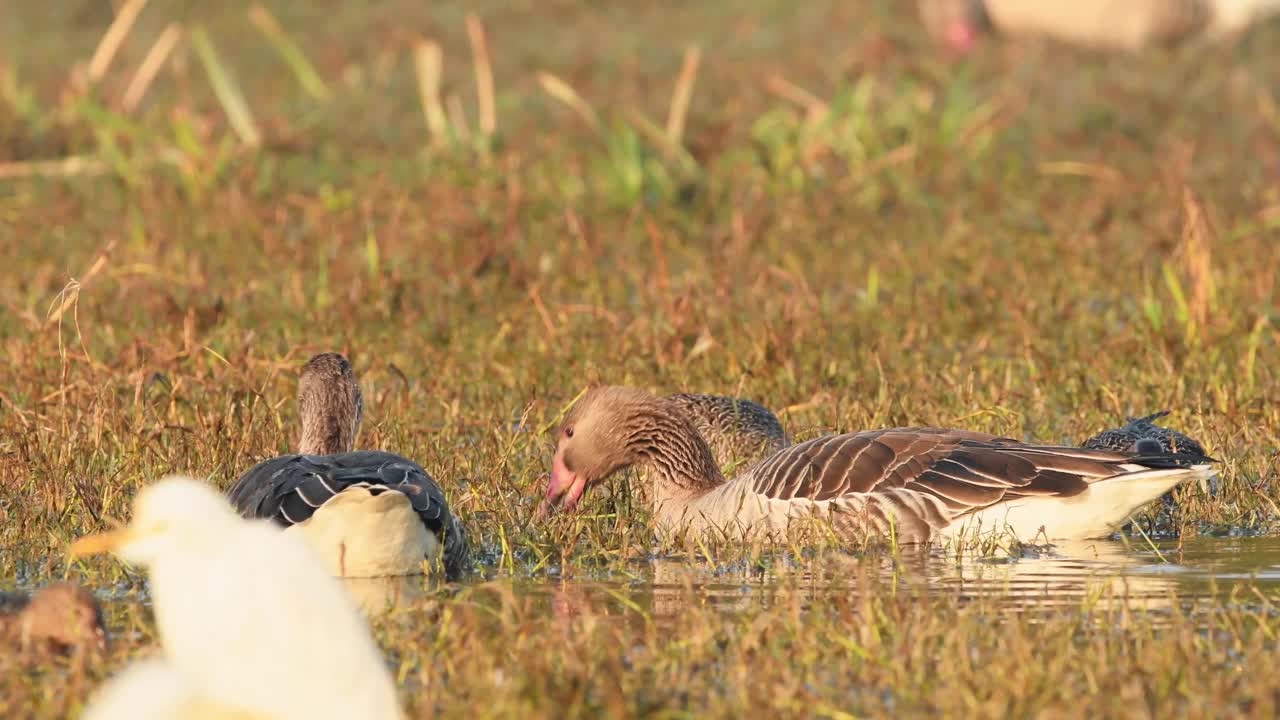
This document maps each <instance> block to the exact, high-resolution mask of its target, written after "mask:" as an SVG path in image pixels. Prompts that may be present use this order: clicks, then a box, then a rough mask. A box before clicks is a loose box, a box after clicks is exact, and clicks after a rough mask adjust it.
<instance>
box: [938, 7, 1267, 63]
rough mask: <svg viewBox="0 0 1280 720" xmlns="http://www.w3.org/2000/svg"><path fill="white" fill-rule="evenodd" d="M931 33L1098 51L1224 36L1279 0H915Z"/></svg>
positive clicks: (960, 43)
mask: <svg viewBox="0 0 1280 720" xmlns="http://www.w3.org/2000/svg"><path fill="white" fill-rule="evenodd" d="M916 5H917V8H918V10H919V14H920V19H921V21H922V22H923V23H924V26H925V28H926V30H928V32H929V34H930V35H932V36H933V37H934V38H935V39H937V40H938V41H939V42H941V43H943V44H944V45H946V46H948V47H950V48H951V49H953V50H956V51H960V52H964V51H967V50H969V49H971V48H972V47H973V46H974V45H975V44H976V42H977V41H978V39H979V37H980V36H981V35H983V34H985V33H987V32H992V31H994V32H997V33H1000V34H1002V35H1009V36H1015V35H1041V36H1045V37H1051V38H1054V39H1056V40H1060V41H1062V42H1067V43H1071V44H1074V45H1081V46H1085V47H1092V48H1095V49H1100V50H1140V49H1142V48H1145V47H1149V46H1152V45H1168V44H1175V43H1179V42H1184V41H1188V40H1192V39H1195V38H1210V39H1215V38H1222V37H1229V36H1231V35H1234V34H1236V33H1238V32H1240V31H1242V30H1245V29H1246V28H1248V27H1249V26H1250V25H1252V24H1254V23H1256V22H1259V21H1261V20H1265V19H1267V18H1269V17H1271V16H1273V15H1275V14H1277V13H1280V0H1123V1H1122V2H1117V1H1116V0H917V3H916Z"/></svg>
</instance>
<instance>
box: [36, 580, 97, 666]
mask: <svg viewBox="0 0 1280 720" xmlns="http://www.w3.org/2000/svg"><path fill="white" fill-rule="evenodd" d="M16 620H17V623H16V624H17V628H18V631H19V633H20V634H21V637H22V639H23V642H24V644H26V645H28V646H36V647H38V646H41V645H43V646H45V647H48V648H50V649H52V650H54V651H56V652H69V651H71V650H72V649H74V648H76V647H84V648H86V649H89V650H92V651H97V652H104V651H105V650H106V649H107V631H106V626H105V624H104V623H103V621H102V608H101V607H99V606H98V601H97V600H95V599H94V597H93V594H92V593H90V592H89V591H88V590H86V589H85V588H83V587H81V586H79V585H76V584H75V583H69V582H63V583H57V584H55V585H50V586H48V587H45V588H42V589H41V590H40V591H38V592H36V593H35V594H34V595H32V597H31V600H30V601H29V602H28V603H27V605H26V607H24V608H22V610H21V611H19V612H18V615H17V618H16Z"/></svg>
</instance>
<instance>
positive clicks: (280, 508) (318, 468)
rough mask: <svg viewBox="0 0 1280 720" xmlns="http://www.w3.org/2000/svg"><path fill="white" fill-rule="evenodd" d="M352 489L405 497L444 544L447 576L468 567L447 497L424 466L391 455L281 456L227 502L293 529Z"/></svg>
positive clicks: (247, 477)
mask: <svg viewBox="0 0 1280 720" xmlns="http://www.w3.org/2000/svg"><path fill="white" fill-rule="evenodd" d="M351 487H365V488H368V489H369V490H370V491H371V492H377V489H378V488H386V489H387V490H394V491H397V492H401V493H404V494H405V495H406V496H407V497H408V498H409V502H410V503H411V504H412V506H413V509H414V512H416V513H417V514H418V517H419V518H421V519H422V523H423V525H425V526H426V527H427V529H428V530H430V531H431V532H432V533H434V534H435V535H436V537H437V538H439V539H440V540H441V541H442V542H443V543H444V548H445V550H444V554H445V556H444V560H445V571H446V574H447V575H448V576H449V577H455V576H456V575H457V574H459V573H460V572H462V570H463V569H464V568H465V567H466V565H467V560H468V557H469V556H468V553H469V551H468V543H467V538H466V532H465V530H464V529H463V527H462V523H461V522H460V521H459V520H458V518H456V517H454V516H453V514H452V513H450V512H449V503H448V501H447V500H446V499H445V496H444V492H443V491H441V490H440V486H439V485H438V484H437V483H436V481H435V480H434V479H432V477H431V476H430V475H429V474H427V471H426V470H423V469H422V467H421V466H420V465H418V464H417V463H415V462H413V461H412V460H409V459H407V458H404V457H401V456H399V455H395V454H393V453H388V452H382V451H374V450H367V451H358V452H349V453H342V454H339V455H281V456H280V457H275V458H271V459H270V460H266V461H263V462H261V463H259V464H258V465H256V466H254V467H253V468H250V469H249V471H248V472H246V473H245V474H243V475H241V476H240V479H239V480H237V481H236V484H235V485H234V486H232V488H231V490H230V491H228V493H227V498H228V499H229V500H230V501H231V504H232V505H233V506H234V507H235V509H236V511H237V512H239V513H240V514H241V515H242V516H244V517H247V518H270V519H271V520H274V521H275V522H277V523H279V524H280V525H284V526H289V525H294V524H297V523H300V522H303V521H305V520H306V519H307V518H310V517H311V515H312V513H314V512H315V511H316V509H317V508H319V507H320V506H321V505H323V504H324V503H326V502H328V501H329V500H330V499H331V498H333V497H334V496H335V495H337V494H338V493H340V492H342V491H343V490H346V489H348V488H351Z"/></svg>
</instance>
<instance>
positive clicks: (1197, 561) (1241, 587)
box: [346, 537, 1280, 618]
mask: <svg viewBox="0 0 1280 720" xmlns="http://www.w3.org/2000/svg"><path fill="white" fill-rule="evenodd" d="M1141 542H1142V543H1143V545H1142V546H1138V545H1134V544H1132V543H1124V542H1119V541H1109V540H1108V541H1090V542H1080V543H1069V544H1068V543H1059V544H1055V545H1048V546H1036V547H1028V548H1023V549H1022V550H1021V551H1020V552H1019V554H1017V555H1016V556H1009V555H1008V554H1002V555H997V556H994V557H980V558H977V557H972V556H961V557H956V556H954V555H948V554H946V553H945V552H944V551H942V550H938V549H934V550H928V551H920V552H914V553H913V552H904V553H903V554H902V555H900V556H898V557H896V558H890V557H888V556H868V557H854V556H847V557H841V556H836V557H827V558H824V559H823V560H821V561H815V562H813V563H801V562H791V563H785V564H783V566H782V567H781V569H780V570H778V571H766V570H762V569H760V568H750V567H745V566H733V567H714V566H709V565H706V564H695V563H690V562H687V561H684V560H671V559H664V558H655V559H651V560H648V561H645V562H641V563H637V564H633V565H631V566H629V567H628V568H627V569H626V571H625V572H618V571H615V572H603V571H600V572H591V571H588V570H586V569H582V568H578V569H576V572H575V573H573V576H572V577H570V576H569V575H570V574H569V573H564V574H559V573H555V574H553V575H551V576H542V577H533V578H527V577H526V578H518V579H506V580H504V579H503V578H501V577H494V578H493V579H494V580H495V581H498V582H508V583H510V584H511V586H512V590H513V591H514V592H515V593H516V594H517V595H519V596H521V597H524V598H526V599H530V600H533V601H535V602H538V603H545V605H546V608H547V610H548V612H551V613H553V614H557V615H566V614H576V613H584V612H593V613H597V614H603V615H619V616H633V617H637V618H638V617H655V618H662V617H667V616H673V615H676V614H678V613H680V612H681V611H682V610H684V609H685V608H687V607H689V605H690V604H691V603H693V604H699V605H702V606H704V607H711V608H714V609H718V610H722V611H724V612H730V613H731V612H735V611H740V610H745V609H746V608H748V607H751V606H753V605H760V604H764V605H768V604H770V603H772V602H774V601H775V600H776V599H777V598H778V597H779V596H782V595H792V594H794V593H797V592H799V593H802V594H803V595H804V596H805V598H806V602H808V603H821V602H822V600H823V599H824V598H830V597H834V596H837V595H844V596H849V597H856V596H858V595H859V594H860V593H864V592H877V593H883V592H886V591H892V592H896V593H909V594H913V595H918V596H931V597H938V598H943V597H945V598H950V599H953V600H958V601H962V602H963V601H966V600H976V599H991V600H995V601H996V602H997V603H998V605H999V606H1000V607H1004V608H1007V609H1009V610H1011V611H1017V610H1052V609H1054V608H1058V607H1060V608H1079V607H1080V606H1081V603H1082V602H1087V604H1088V605H1089V607H1092V608H1102V607H1115V606H1120V605H1123V606H1126V607H1129V608H1132V609H1135V610H1136V609H1144V610H1159V609H1167V608H1172V607H1174V606H1179V607H1183V608H1186V607H1188V606H1190V605H1197V606H1205V605H1212V604H1219V603H1233V602H1237V603H1253V602H1256V600H1257V597H1258V596H1257V593H1258V592H1261V593H1263V594H1265V595H1274V594H1276V593H1278V592H1280V538H1277V537H1233V538H1214V537H1199V538H1194V539H1190V540H1186V541H1184V542H1182V543H1181V544H1179V543H1177V542H1156V543H1154V544H1151V543H1147V542H1146V541H1145V540H1141ZM346 582H347V585H348V588H349V589H351V590H352V591H353V593H354V594H356V596H357V597H358V598H359V600H360V601H361V604H362V606H364V607H365V608H366V609H367V610H369V611H371V612H376V611H377V610H378V609H380V608H384V607H388V606H393V605H396V604H399V603H402V602H404V601H405V600H410V599H413V598H415V597H422V596H424V595H425V594H426V593H427V589H426V587H425V585H424V581H423V580H422V579H421V578H417V579H375V580H348V581H346Z"/></svg>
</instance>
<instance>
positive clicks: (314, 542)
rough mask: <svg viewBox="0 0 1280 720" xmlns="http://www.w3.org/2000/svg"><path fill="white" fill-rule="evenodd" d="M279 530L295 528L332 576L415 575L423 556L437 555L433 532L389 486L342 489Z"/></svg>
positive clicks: (429, 558) (405, 498)
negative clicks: (373, 490) (302, 518)
mask: <svg viewBox="0 0 1280 720" xmlns="http://www.w3.org/2000/svg"><path fill="white" fill-rule="evenodd" d="M285 532H298V533H301V534H302V536H303V537H304V538H306V540H307V542H308V543H310V544H311V546H312V547H314V548H315V549H316V550H317V551H318V552H319V553H320V556H321V557H322V558H323V559H324V561H325V564H326V565H327V566H328V567H329V570H330V572H332V573H333V574H334V575H336V576H338V577H385V576H389V575H420V574H422V572H423V561H424V560H425V561H427V562H428V563H435V561H436V559H437V558H438V557H439V555H440V544H439V543H438V542H436V537H435V535H433V534H432V533H431V532H430V531H428V530H427V527H426V526H425V525H423V524H422V518H420V517H418V514H417V513H416V512H414V510H413V505H412V504H411V503H410V502H409V498H408V496H406V495H405V494H404V493H401V492H398V491H395V490H384V491H383V492H381V493H379V494H377V495H374V494H372V493H370V492H369V489H368V488H364V487H351V488H347V489H346V490H343V491H342V492H340V493H338V494H337V495H335V496H334V497H333V499H332V500H330V501H329V502H326V503H325V504H324V505H321V506H320V508H319V509H318V510H316V511H315V514H313V515H312V516H311V517H310V518H308V519H307V520H306V521H305V522H302V523H299V524H297V525H293V526H290V527H289V528H287V529H286V530H285Z"/></svg>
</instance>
